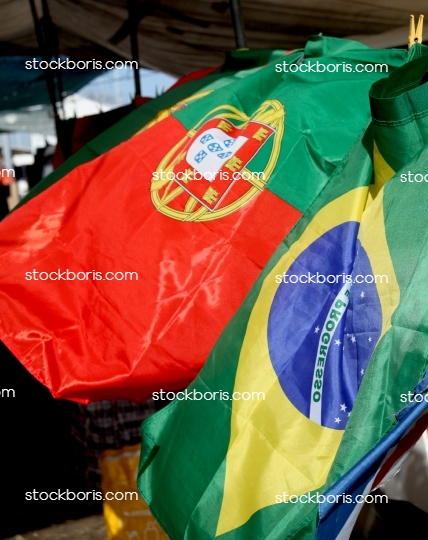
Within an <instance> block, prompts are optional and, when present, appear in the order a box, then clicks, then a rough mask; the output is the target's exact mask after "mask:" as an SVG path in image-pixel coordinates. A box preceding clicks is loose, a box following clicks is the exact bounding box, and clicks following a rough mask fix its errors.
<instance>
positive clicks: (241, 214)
mask: <svg viewBox="0 0 428 540" xmlns="http://www.w3.org/2000/svg"><path fill="white" fill-rule="evenodd" d="M186 132H187V131H186V129H185V128H184V127H183V126H182V125H181V124H180V123H179V122H178V120H176V119H175V118H172V117H169V118H167V119H166V120H164V121H162V122H161V123H160V124H158V125H155V126H154V127H152V128H151V129H150V130H148V131H145V132H143V133H141V134H139V135H137V136H135V137H133V138H132V139H131V140H129V141H127V142H126V143H123V144H121V145H120V146H118V147H117V148H115V149H113V150H112V151H110V152H108V153H107V154H105V155H103V156H101V157H99V158H97V159H95V160H94V161H91V162H90V163H87V164H85V165H82V166H81V167H79V168H77V169H75V170H74V171H72V172H71V173H70V174H68V175H67V176H66V177H64V178H63V179H62V180H61V181H59V182H57V183H55V184H54V185H52V186H51V187H50V188H48V189H47V190H46V191H44V192H42V193H41V194H40V195H38V196H37V197H35V198H34V199H31V200H30V201H29V202H28V203H27V204H25V205H24V206H22V207H21V208H19V209H18V210H16V211H15V212H13V213H12V214H11V215H10V216H9V217H8V218H6V219H5V220H4V221H3V222H2V223H1V224H0V238H1V240H0V284H1V285H0V302H1V306H2V308H1V314H0V316H1V322H0V332H1V334H0V337H1V338H2V339H3V341H4V342H5V343H6V345H7V346H8V347H9V348H10V349H11V350H12V351H13V352H14V354H15V355H16V356H17V357H18V358H19V359H20V360H21V362H22V363H23V364H24V366H25V367H26V368H27V369H28V370H29V371H30V372H31V373H33V375H35V376H36V377H37V379H39V380H40V381H41V382H42V383H43V384H45V385H46V386H47V387H48V388H49V389H50V390H51V392H52V393H53V394H54V396H56V397H63V398H69V399H75V400H78V401H86V400H100V399H119V398H124V399H131V400H135V401H144V400H146V399H147V398H149V397H150V395H151V393H152V392H153V391H156V390H159V389H160V388H163V389H164V390H168V389H169V390H173V389H174V390H176V389H179V388H183V387H185V386H186V385H187V384H188V383H189V382H190V381H191V380H192V379H193V378H194V377H195V376H196V374H197V373H198V371H199V370H200V368H201V367H202V365H203V363H204V362H205V359H206V357H207V355H208V353H209V351H210V349H211V348H212V346H213V345H214V343H215V341H216V340H217V338H218V337H219V334H220V332H221V331H222V330H223V328H224V327H225V325H226V323H227V322H228V321H229V319H230V318H231V317H232V315H233V314H234V313H235V311H236V310H237V308H238V307H239V305H240V304H241V302H242V301H243V299H244V297H245V295H246V294H247V292H248V291H249V289H250V287H251V285H252V284H253V283H254V281H255V279H256V278H257V276H258V275H259V273H260V271H261V269H262V267H263V266H264V265H265V263H266V262H267V260H268V258H269V257H270V255H271V254H272V253H273V251H274V250H275V248H276V247H277V246H278V244H279V243H280V242H281V240H282V239H283V238H284V237H285V236H286V234H287V232H288V231H289V230H290V228H291V227H292V226H293V225H294V223H295V222H296V221H297V219H298V218H299V217H300V213H299V212H298V211H297V210H296V209H294V208H293V207H291V206H289V205H288V204H287V203H285V202H284V201H283V200H282V199H280V198H279V197H277V196H276V195H274V194H272V193H271V192H269V191H268V190H267V189H264V190H263V191H261V192H260V193H259V194H258V195H257V196H256V197H254V198H253V199H252V200H251V201H250V202H249V203H247V204H246V205H244V206H243V207H242V208H240V209H238V210H237V211H235V212H234V213H231V214H229V215H227V216H226V217H222V218H219V219H215V220H211V221H206V222H184V221H180V220H177V219H173V218H171V217H169V216H167V215H164V214H162V213H161V212H159V211H158V210H157V209H156V207H155V206H154V204H153V202H152V198H151V193H150V186H151V179H152V174H153V171H155V170H156V167H157V166H158V164H159V162H160V160H161V159H162V158H164V156H165V154H166V153H167V152H168V151H169V150H170V149H171V148H172V147H173V146H174V145H175V144H176V143H177V141H179V140H180V139H182V138H183V137H184V136H185V135H186ZM125 157H126V159H124V158H125ZM67 269H68V270H69V271H70V272H74V273H76V274H77V273H78V272H86V273H88V274H87V275H88V276H89V277H90V279H88V280H86V279H85V280H81V281H79V280H77V279H75V280H73V281H71V280H68V281H67V280H64V279H61V280H46V281H43V280H35V279H34V274H33V270H35V271H37V272H39V273H40V272H48V273H51V272H55V275H57V276H58V270H59V271H60V272H66V271H67ZM94 272H100V273H102V275H103V276H105V274H106V272H113V273H115V272H122V273H124V272H137V273H138V280H136V279H135V277H134V279H133V280H122V281H117V280H114V281H109V280H106V279H103V280H96V279H92V278H91V276H92V277H93V276H94ZM38 275H39V274H36V276H38ZM55 275H53V277H55ZM80 275H82V274H80ZM109 276H111V275H109ZM28 277H31V278H32V279H27V278H28Z"/></svg>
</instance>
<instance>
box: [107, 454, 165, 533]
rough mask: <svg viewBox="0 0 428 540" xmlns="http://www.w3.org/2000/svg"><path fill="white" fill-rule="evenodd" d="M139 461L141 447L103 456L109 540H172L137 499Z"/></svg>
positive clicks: (147, 508)
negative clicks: (169, 539)
mask: <svg viewBox="0 0 428 540" xmlns="http://www.w3.org/2000/svg"><path fill="white" fill-rule="evenodd" d="M139 459H140V445H139V444H137V445H134V446H125V447H124V448H121V449H120V450H106V451H105V452H103V453H102V454H101V456H100V468H101V478H102V479H101V489H102V492H103V496H104V501H103V512H104V519H105V521H106V526H107V535H108V538H109V540H168V536H167V535H166V534H165V533H164V531H163V530H162V529H161V527H160V526H159V525H158V524H157V522H156V521H155V519H154V517H153V516H152V514H151V513H150V510H149V507H148V506H147V504H146V503H145V502H144V501H143V500H142V499H141V497H140V496H138V497H137V495H136V493H137V484H136V478H137V471H138V462H139ZM131 494H132V495H131ZM106 497H108V498H110V499H112V500H106Z"/></svg>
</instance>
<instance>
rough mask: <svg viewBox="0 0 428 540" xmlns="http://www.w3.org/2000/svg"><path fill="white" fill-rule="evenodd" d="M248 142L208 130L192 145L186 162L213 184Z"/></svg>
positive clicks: (244, 139) (219, 131) (215, 130)
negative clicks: (221, 170) (218, 174)
mask: <svg viewBox="0 0 428 540" xmlns="http://www.w3.org/2000/svg"><path fill="white" fill-rule="evenodd" d="M247 140H248V138H247V137H243V136H241V135H240V136H239V137H238V138H237V139H235V138H234V137H231V136H230V135H228V134H227V133H225V132H224V131H222V130H221V129H218V128H210V129H207V130H206V131H204V132H203V133H201V135H199V137H197V138H196V140H194V141H193V143H192V144H191V146H190V148H189V150H188V151H187V156H186V161H187V163H188V164H189V165H191V166H192V167H193V168H194V169H195V170H196V171H198V172H199V173H201V175H202V176H203V177H204V178H205V180H208V181H209V182H212V181H213V180H214V179H215V174H216V173H217V172H218V171H219V170H220V169H221V168H222V167H223V165H224V164H225V163H226V161H227V160H228V159H230V158H231V157H232V156H233V155H234V154H235V153H236V152H237V151H238V150H239V149H240V148H241V146H243V145H244V143H245V142H246V141H247Z"/></svg>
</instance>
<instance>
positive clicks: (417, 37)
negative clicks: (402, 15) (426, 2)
mask: <svg viewBox="0 0 428 540" xmlns="http://www.w3.org/2000/svg"><path fill="white" fill-rule="evenodd" d="M423 27H424V16H423V15H419V20H418V26H417V27H416V31H415V18H414V16H413V15H410V29H409V42H408V46H409V49H410V48H411V47H413V45H414V44H415V43H422V41H423V39H422V31H423Z"/></svg>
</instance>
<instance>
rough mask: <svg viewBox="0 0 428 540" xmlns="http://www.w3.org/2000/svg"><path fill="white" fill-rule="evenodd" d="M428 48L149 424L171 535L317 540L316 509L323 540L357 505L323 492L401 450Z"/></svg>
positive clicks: (157, 487)
mask: <svg viewBox="0 0 428 540" xmlns="http://www.w3.org/2000/svg"><path fill="white" fill-rule="evenodd" d="M427 50H428V49H427V48H426V47H422V46H417V49H416V50H415V51H412V55H411V57H410V58H416V59H415V60H412V61H410V62H409V63H408V64H406V65H405V66H403V67H402V68H400V69H399V70H397V71H396V72H395V73H393V74H391V76H390V77H389V78H388V80H383V81H380V82H378V83H376V84H375V85H374V86H373V91H372V94H371V103H372V110H373V117H374V125H373V126H372V127H373V130H369V131H368V132H367V133H366V134H365V136H364V137H362V138H361V140H359V141H358V142H357V143H356V144H355V145H354V147H353V149H352V150H351V151H350V152H349V154H348V155H347V156H346V157H345V159H344V160H343V163H342V164H341V165H340V166H339V167H338V168H337V169H336V171H335V173H334V175H333V176H332V177H331V178H330V180H329V182H328V183H327V185H326V186H325V188H324V190H323V191H322V193H321V194H320V195H319V197H318V198H317V199H316V201H315V202H314V203H313V204H312V206H311V207H310V208H309V209H308V211H307V212H306V213H305V214H304V216H303V217H302V218H301V219H300V221H299V223H298V224H297V225H296V226H295V227H294V229H293V231H292V232H291V233H290V234H289V235H288V237H287V238H286V239H285V241H284V242H283V243H282V244H281V245H280V247H279V248H278V249H277V250H276V252H275V254H274V255H273V257H272V258H271V260H270V261H269V263H268V264H267V266H266V267H265V269H264V271H263V273H262V275H261V276H260V277H259V279H258V280H257V282H256V284H255V286H254V287H253V288H252V290H251V292H250V294H249V295H248V296H247V298H246V300H245V301H244V303H243V305H242V307H241V308H240V310H239V311H238V313H237V314H236V315H235V317H234V318H233V319H232V321H231V323H230V324H229V325H228V326H227V328H226V330H225V331H224V332H223V333H222V335H221V337H220V339H219V340H218V342H217V344H216V346H215V347H214V349H213V351H212V353H211V355H210V356H209V358H208V360H207V363H206V364H205V366H204V368H203V369H202V371H201V372H200V374H199V376H198V377H197V379H196V380H195V381H194V382H193V383H192V384H191V385H190V387H189V388H188V389H187V390H186V392H185V394H184V395H180V396H177V399H176V400H175V401H173V403H171V404H170V405H169V406H168V407H167V408H166V409H164V410H162V411H161V412H160V413H158V414H156V415H154V416H153V417H151V418H150V419H149V420H147V421H146V422H144V423H143V427H142V437H143V449H142V454H141V462H140V476H139V489H140V492H141V494H142V496H143V497H144V498H145V500H146V501H147V502H148V504H149V506H150V508H151V510H152V512H153V514H154V515H155V517H156V518H157V520H158V521H159V523H160V524H161V525H162V527H163V528H164V529H165V531H166V532H167V534H168V535H169V536H170V538H172V539H173V540H179V539H182V538H186V540H196V539H200V538H202V537H203V538H207V539H209V538H210V539H211V538H212V539H214V538H216V537H221V538H222V539H223V538H224V540H232V539H233V540H241V539H242V540H243V539H248V540H250V539H251V540H253V539H260V540H262V539H267V538H268V539H269V540H282V539H283V538H285V537H286V538H287V539H288V540H292V539H295V540H297V539H299V540H314V539H315V538H316V535H317V531H316V526H317V521H318V518H319V516H321V525H320V529H319V534H320V536H319V538H320V540H321V539H322V540H324V539H327V538H328V540H330V539H331V540H333V539H334V538H335V536H334V535H335V534H337V538H341V539H342V538H343V539H345V538H348V536H339V532H340V530H341V529H342V525H343V524H344V523H345V522H346V520H347V519H348V517H349V515H350V512H352V508H353V507H352V504H350V505H349V510H346V509H345V510H346V512H345V510H343V509H344V508H345V507H346V504H345V503H344V504H341V505H339V508H338V509H335V508H334V509H333V510H330V509H329V507H328V509H327V508H324V507H322V508H321V510H320V514H319V513H318V503H317V495H324V496H327V495H329V494H335V495H337V494H339V492H340V494H342V491H340V490H341V489H342V487H343V486H353V484H352V481H353V480H355V479H356V476H355V474H358V475H359V476H358V477H357V482H356V484H355V485H358V487H359V488H361V489H363V487H362V486H363V484H364V482H363V480H364V477H363V472H364V473H367V471H368V469H369V464H373V467H374V469H373V470H374V471H375V469H376V467H377V468H378V469H379V471H382V472H381V473H379V474H381V475H383V476H385V474H386V472H387V470H389V469H388V467H389V465H391V466H392V464H393V463H395V461H397V460H396V459H395V457H396V458H397V459H398V458H399V456H400V455H401V454H400V452H401V450H403V445H402V447H400V449H398V446H397V449H398V450H397V452H396V454H394V456H395V457H393V458H392V460H393V461H391V460H390V461H388V462H387V461H384V462H383V464H382V461H383V459H384V458H385V457H386V459H387V460H388V459H389V457H390V456H391V455H392V454H389V455H388V451H389V450H390V449H391V448H392V447H393V446H394V445H395V444H397V442H398V440H399V439H400V437H401V436H402V434H403V433H404V432H406V431H407V429H408V428H409V427H410V426H411V425H412V423H414V422H415V421H417V418H418V417H419V416H420V413H421V412H422V406H421V410H419V411H418V413H415V414H414V415H413V416H409V417H408V420H406V422H405V423H404V424H402V425H401V426H400V424H398V426H400V427H397V431H395V432H394V431H391V429H392V430H393V428H394V425H395V424H396V422H397V421H396V419H395V416H394V414H396V413H399V411H400V409H402V408H403V403H400V397H401V395H403V394H407V392H409V391H410V392H412V391H413V388H414V387H415V385H417V384H418V383H419V381H420V379H421V378H422V377H423V376H424V373H425V372H426V370H427V367H428V365H427V361H426V353H425V351H426V350H427V345H428V338H427V333H426V330H425V329H426V324H425V319H426V311H427V302H426V301H424V300H423V298H424V296H423V290H424V289H423V287H424V286H425V285H424V280H425V281H426V264H427V261H428V251H427V250H428V243H427V236H428V232H427V231H428V227H427V225H428V224H427V223H425V221H426V220H427V218H428V214H427V213H426V209H425V205H426V203H425V201H426V198H425V197H424V196H423V193H424V190H425V189H427V188H428V184H426V183H422V182H421V180H420V178H419V177H418V182H419V183H418V184H413V185H416V190H414V191H413V192H412V191H411V190H412V187H413V186H412V185H409V184H407V185H406V184H405V183H404V182H403V181H402V178H401V175H400V176H399V175H397V176H396V177H395V178H394V179H393V180H391V181H390V182H388V183H386V182H387V181H388V180H389V179H390V178H391V176H393V175H394V174H395V173H394V170H393V169H392V165H393V166H394V167H397V166H398V165H400V166H401V167H403V166H405V165H409V164H410V170H411V171H413V173H416V172H418V173H421V172H422V171H426V170H428V167H427V166H428V161H427V158H428V154H427V151H426V150H424V151H423V152H422V154H423V157H420V158H419V160H417V159H416V160H415V159H414V160H413V161H410V160H411V159H412V158H414V155H415V153H417V152H418V150H419V151H420V149H421V147H422V146H423V145H424V142H423V141H424V139H423V137H424V133H425V129H426V122H424V120H423V119H421V111H423V110H424V103H425V101H426V99H427V97H426V94H427V89H426V86H419V85H420V83H421V80H422V77H423V76H424V73H425V72H426V69H427V65H428V57H427ZM421 55H423V56H422V58H418V56H421ZM404 90H406V91H404ZM388 96H389V97H388ZM400 103H410V104H411V107H412V109H413V110H412V112H411V114H410V115H409V114H408V112H409V111H408V109H407V108H406V106H404V107H400ZM400 120H401V121H400ZM418 131H419V133H420V136H419V138H418V133H417V132H418ZM406 132H407V133H408V134H410V136H411V137H412V140H416V139H418V142H417V145H416V146H415V147H413V149H411V148H410V146H408V141H407V137H406ZM415 132H416V133H415ZM371 133H374V135H375V141H373V140H372V139H371ZM388 141H389V143H391V141H395V144H396V146H395V152H390V153H391V154H392V153H394V155H395V156H396V161H395V163H394V164H389V163H388V161H387V159H388V160H389V158H388V157H387V158H384V157H383V154H387V152H386V148H387V147H388ZM401 141H403V148H401V146H400V143H401ZM374 143H376V144H374ZM373 147H374V152H373V160H374V173H375V174H374V183H372V184H370V180H371V176H372V170H371V163H372V156H371V151H370V150H368V149H371V148H373ZM381 151H382V153H381ZM397 156H401V159H402V160H403V159H404V160H407V161H406V162H405V163H403V162H401V164H399V160H400V157H397ZM401 170H402V171H403V170H404V169H401ZM406 174H407V173H406ZM427 181H428V176H427ZM385 184H386V185H385ZM382 186H383V188H382ZM363 211H364V214H363ZM421 216H423V218H421ZM360 223H362V225H361V228H360ZM406 223H407V225H406ZM420 385H422V386H424V385H423V384H422V383H420ZM425 386H426V385H425ZM424 391H425V390H424ZM422 424H423V422H422ZM423 425H425V426H426V424H423ZM422 428H423V426H422ZM422 428H421V424H418V428H417V429H418V430H419V431H416V432H415V433H416V435H415V437H417V435H418V434H420V429H422ZM383 437H386V439H383ZM388 437H389V438H388ZM380 441H381V442H380ZM378 443H379V446H378V447H376V445H377V444H378ZM408 443H409V441H407V442H405V443H404V444H405V445H408ZM373 448H374V449H375V450H374V452H375V454H373V455H372V456H371V457H369V458H368V459H367V460H366V461H362V462H360V463H359V464H358V465H356V464H357V463H358V462H359V460H363V459H364V458H365V456H366V454H368V453H369V452H370V451H371V450H372V449H373ZM392 452H394V450H393V451H392ZM189 456H191V459H189ZM373 456H374V457H373ZM394 460H395V461H394ZM353 466H356V467H357V469H352V472H351V473H350V475H349V477H344V475H345V474H346V473H347V472H348V471H349V470H350V469H351V468H352V467H353ZM370 466H371V465H370ZM379 467H380V468H379ZM382 467H383V469H382ZM355 470H356V471H357V473H355ZM376 470H377V469H376ZM373 474H374V473H373ZM342 477H343V478H347V481H348V483H346V482H345V480H344V481H343V482H342V480H341V479H342ZM378 479H380V476H379V477H378ZM360 480H361V484H360V483H358V482H359V481H360ZM183 485H185V486H186V490H185V493H183ZM329 489H331V491H328V490H329ZM344 490H345V494H346V493H348V494H349V492H348V491H346V489H345V487H344ZM354 491H355V493H358V491H357V490H356V489H355V490H354ZM354 491H351V493H350V494H351V495H352V493H354ZM318 502H319V501H318ZM326 504H329V503H326ZM341 512H342V513H341ZM326 516H327V517H326ZM339 520H340V523H339ZM339 525H340V526H339ZM344 530H346V529H344ZM323 531H326V532H323ZM349 532H350V531H349V530H348V533H349Z"/></svg>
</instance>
